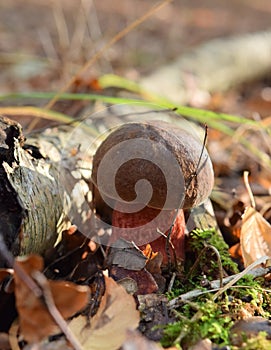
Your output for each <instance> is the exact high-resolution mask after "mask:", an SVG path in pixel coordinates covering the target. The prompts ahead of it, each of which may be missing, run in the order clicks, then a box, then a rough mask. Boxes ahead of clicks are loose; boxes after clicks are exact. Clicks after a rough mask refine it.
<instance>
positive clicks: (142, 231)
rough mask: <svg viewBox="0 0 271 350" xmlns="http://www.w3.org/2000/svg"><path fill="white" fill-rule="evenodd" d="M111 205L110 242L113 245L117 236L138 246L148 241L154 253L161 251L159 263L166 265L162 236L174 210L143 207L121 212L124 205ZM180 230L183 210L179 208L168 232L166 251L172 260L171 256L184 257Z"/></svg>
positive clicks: (167, 229)
mask: <svg viewBox="0 0 271 350" xmlns="http://www.w3.org/2000/svg"><path fill="white" fill-rule="evenodd" d="M115 208H116V209H114V210H113V214H112V226H113V230H112V236H111V239H110V245H114V242H115V241H116V240H117V239H118V238H120V237H121V238H124V239H126V240H128V241H133V242H134V243H135V244H136V245H137V246H138V247H139V248H140V249H144V248H145V247H146V245H147V244H148V243H149V244H150V245H151V247H152V250H153V251H154V252H161V253H162V255H163V264H168V263H169V261H168V253H167V249H166V239H167V238H166V237H167V235H168V233H169V230H170V226H171V224H172V222H173V220H174V218H175V216H176V210H160V209H154V208H150V207H147V206H146V207H145V208H143V209H142V210H140V211H137V212H135V213H125V210H124V208H125V206H124V204H121V205H120V204H118V205H117V206H116V207H115ZM184 232H185V219H184V212H183V210H179V211H178V215H177V217H176V219H175V221H174V225H173V227H172V230H171V235H170V244H169V253H170V258H171V261H172V262H174V261H175V259H176V260H177V263H178V262H181V261H183V260H184V256H185V249H184V238H185V235H184ZM161 233H162V234H161ZM163 234H164V235H163Z"/></svg>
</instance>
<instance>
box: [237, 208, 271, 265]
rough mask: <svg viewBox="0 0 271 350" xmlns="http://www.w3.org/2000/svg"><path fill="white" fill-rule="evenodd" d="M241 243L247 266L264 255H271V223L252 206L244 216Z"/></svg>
mask: <svg viewBox="0 0 271 350" xmlns="http://www.w3.org/2000/svg"><path fill="white" fill-rule="evenodd" d="M240 244H241V250H242V255H243V259H244V265H245V267H247V266H248V265H250V264H251V263H253V262H254V261H256V260H257V259H259V258H261V257H262V256H271V225H270V224H269V222H268V221H266V220H265V219H264V217H263V216H262V215H261V214H260V213H259V212H257V211H256V210H255V209H254V208H252V207H248V208H247V209H246V211H245V214H244V216H243V223H242V227H241V237H240Z"/></svg>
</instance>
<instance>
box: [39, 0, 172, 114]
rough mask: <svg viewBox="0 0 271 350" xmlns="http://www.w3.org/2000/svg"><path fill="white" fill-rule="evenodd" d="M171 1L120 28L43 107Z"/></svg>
mask: <svg viewBox="0 0 271 350" xmlns="http://www.w3.org/2000/svg"><path fill="white" fill-rule="evenodd" d="M172 1H173V0H163V1H162V2H159V3H157V4H156V5H154V6H153V7H152V8H151V9H150V10H149V11H147V12H146V13H145V14H144V15H143V16H141V17H139V18H138V19H136V20H135V21H134V22H132V23H131V24H130V25H128V26H127V27H126V28H124V29H123V30H121V31H120V32H119V33H118V34H116V35H115V36H114V37H113V38H112V39H111V40H109V41H108V42H107V43H106V44H105V46H103V47H102V48H101V49H100V50H99V51H98V52H97V53H96V54H95V55H94V56H93V57H92V58H91V59H90V60H89V61H88V62H87V63H86V64H85V65H84V66H83V67H82V68H81V69H79V71H78V72H77V73H76V74H75V75H74V76H73V77H72V78H71V80H70V81H69V82H68V83H67V84H66V85H65V86H64V87H63V88H62V89H61V90H60V91H59V92H58V93H57V95H56V96H55V97H54V98H53V99H52V100H51V101H49V102H48V103H47V104H46V105H45V107H44V108H46V109H51V108H52V107H53V105H54V104H55V103H56V101H57V100H58V99H59V97H60V96H61V93H63V92H65V91H67V90H68V89H69V88H70V87H71V86H72V85H73V83H74V82H75V81H76V79H77V77H78V76H80V75H81V74H83V73H84V72H85V71H86V70H87V69H88V68H89V67H91V66H92V65H93V64H94V63H95V62H96V61H97V59H99V58H100V57H101V56H102V55H103V54H104V53H105V52H106V51H107V50H108V49H109V48H110V47H111V46H113V45H114V44H115V43H117V42H118V41H119V40H120V39H122V38H123V37H124V36H125V35H127V34H128V33H129V32H131V31H132V30H133V29H134V28H136V27H137V26H139V25H140V24H141V23H143V22H144V21H146V20H147V19H148V18H149V17H150V16H152V15H153V14H154V13H155V12H156V11H158V10H160V9H161V8H162V7H164V6H165V5H167V4H169V3H170V2H172Z"/></svg>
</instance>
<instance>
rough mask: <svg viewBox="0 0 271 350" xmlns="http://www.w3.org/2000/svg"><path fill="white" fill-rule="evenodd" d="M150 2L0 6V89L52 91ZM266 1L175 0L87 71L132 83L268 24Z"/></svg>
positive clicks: (29, 0)
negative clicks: (212, 42) (210, 43)
mask: <svg viewBox="0 0 271 350" xmlns="http://www.w3.org/2000/svg"><path fill="white" fill-rule="evenodd" d="M156 3H157V1H155V0H148V1H146V0H118V1H112V0H96V1H95V0H51V1H48V0H9V1H1V2H0V92H1V93H7V92H12V91H29V90H30V91H31V90H36V91H37V90H42V91H55V90H57V89H59V88H60V87H61V86H63V84H64V83H65V81H67V79H69V78H70V77H71V76H72V75H73V74H74V73H75V72H76V71H77V70H78V69H79V68H80V67H81V66H82V65H83V64H84V63H85V62H86V61H88V60H89V59H90V58H91V57H92V55H93V54H94V53H95V52H96V51H97V50H98V49H99V48H101V47H102V46H103V45H104V44H105V42H107V41H108V40H110V39H111V38H112V37H113V36H114V34H116V33H118V32H119V31H120V30H121V29H123V28H124V27H125V26H127V25H128V24H129V23H131V22H132V21H133V20H134V19H136V18H138V17H139V16H140V15H143V14H144V13H145V12H146V11H148V10H149V9H150V8H151V7H152V6H154V5H155V4H156ZM270 17H271V2H270V1H268V0H258V1H256V2H255V1H253V0H220V1H215V0H206V1H204V2H202V1H200V0H178V1H173V2H172V3H170V4H168V5H167V6H165V7H163V9H162V10H160V11H158V12H156V13H154V14H153V16H152V17H151V18H149V19H148V20H147V21H146V22H144V23H142V24H141V25H140V26H139V27H137V28H136V29H135V30H134V31H132V32H131V33H130V34H128V35H127V36H126V37H125V38H123V39H122V40H121V41H119V42H118V43H116V44H115V45H114V46H113V47H111V48H110V49H109V50H108V51H107V52H106V54H105V55H104V56H103V58H102V59H100V60H99V61H98V62H97V63H96V64H95V65H94V66H93V67H92V68H91V69H90V70H89V72H88V75H89V76H91V77H95V76H98V75H101V74H105V73H111V72H114V73H116V74H120V75H122V76H126V77H129V78H132V79H137V78H138V77H139V76H141V75H145V74H148V73H150V72H151V71H153V70H154V69H156V68H158V67H160V66H161V65H163V64H165V63H167V62H169V61H170V60H172V59H174V58H176V57H178V56H180V55H181V54H183V53H185V52H186V51H187V50H188V49H190V48H193V47H196V46H198V45H199V44H200V43H202V42H205V41H207V40H209V39H212V38H217V37H227V36H232V35H237V34H242V33H251V32H255V31H259V30H265V29H268V28H269V27H270Z"/></svg>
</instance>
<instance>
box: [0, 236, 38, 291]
mask: <svg viewBox="0 0 271 350" xmlns="http://www.w3.org/2000/svg"><path fill="white" fill-rule="evenodd" d="M0 255H2V257H3V258H4V259H5V260H6V262H7V264H8V265H9V266H10V267H13V270H14V271H15V272H16V273H17V275H18V276H19V277H20V279H21V280H23V281H24V283H25V284H26V285H27V287H28V288H29V289H30V290H32V292H33V293H34V295H35V296H36V297H37V298H40V297H41V296H42V290H41V289H40V288H39V286H38V285H37V284H36V283H35V281H33V279H32V278H31V277H30V276H29V275H28V274H27V273H26V272H25V271H24V269H22V268H21V266H20V265H18V264H17V262H16V261H15V259H14V256H13V255H12V254H11V252H10V251H9V250H8V248H7V246H6V243H5V242H4V239H3V236H2V235H0Z"/></svg>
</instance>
